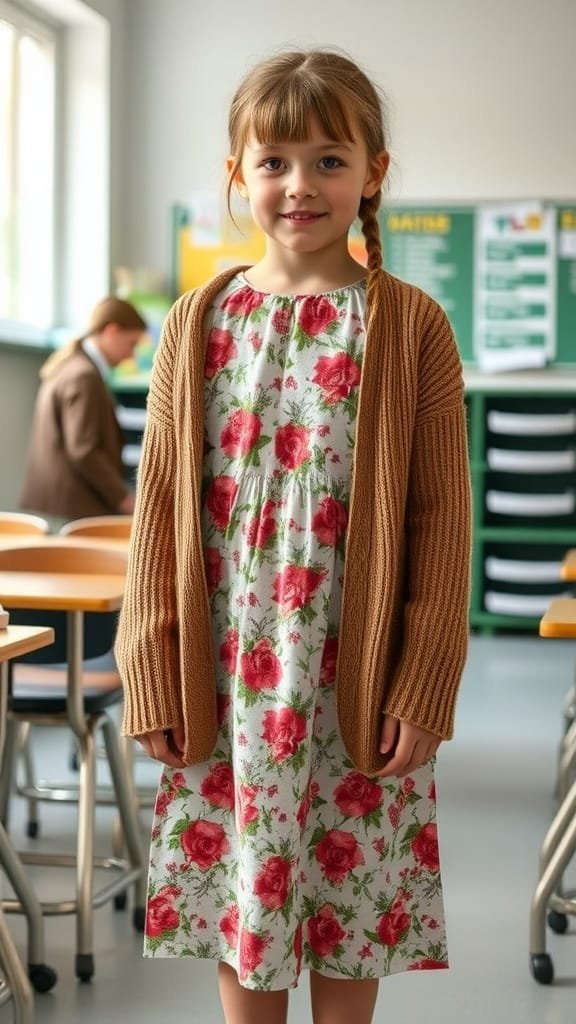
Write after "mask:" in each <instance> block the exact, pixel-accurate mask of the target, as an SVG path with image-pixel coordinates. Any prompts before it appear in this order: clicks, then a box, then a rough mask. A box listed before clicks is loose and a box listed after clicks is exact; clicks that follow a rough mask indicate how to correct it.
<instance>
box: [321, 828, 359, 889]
mask: <svg viewBox="0 0 576 1024" xmlns="http://www.w3.org/2000/svg"><path fill="white" fill-rule="evenodd" d="M314 853H315V856H316V860H317V861H318V863H319V865H320V867H321V869H322V874H323V875H325V877H326V878H327V879H328V881H329V882H334V883H335V884H336V885H341V884H342V882H343V881H344V879H345V878H346V875H349V874H350V872H351V871H353V870H354V868H356V867H358V865H359V864H363V863H364V855H363V853H362V850H361V849H360V847H359V845H358V842H357V840H356V839H355V838H354V836H353V835H352V834H351V833H350V832H342V831H341V830H340V829H338V828H333V829H331V830H330V832H327V833H326V835H325V836H324V838H323V839H321V840H320V842H319V843H318V844H317V846H316V849H315V851H314Z"/></svg>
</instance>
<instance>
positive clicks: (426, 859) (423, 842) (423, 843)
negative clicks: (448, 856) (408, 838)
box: [410, 822, 440, 871]
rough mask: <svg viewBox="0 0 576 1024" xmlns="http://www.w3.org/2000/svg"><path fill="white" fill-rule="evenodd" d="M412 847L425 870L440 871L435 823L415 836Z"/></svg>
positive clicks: (429, 823)
mask: <svg viewBox="0 0 576 1024" xmlns="http://www.w3.org/2000/svg"><path fill="white" fill-rule="evenodd" d="M410 845H411V847H412V853H413V854H414V856H415V857H416V860H419V861H420V863H421V864H422V865H423V866H424V867H425V868H428V870H429V871H438V870H439V868H440V854H439V852H438V829H437V827H436V825H435V824H434V823H433V822H428V824H427V825H424V826H423V828H421V829H420V831H419V832H418V835H415V836H414V839H413V840H412V842H411V844H410Z"/></svg>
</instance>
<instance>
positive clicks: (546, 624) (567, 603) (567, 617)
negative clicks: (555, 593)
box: [540, 597, 576, 640]
mask: <svg viewBox="0 0 576 1024" xmlns="http://www.w3.org/2000/svg"><path fill="white" fill-rule="evenodd" d="M540 636H551V637H567V638H569V639H573V640H576V598H574V597H555V598H554V599H553V600H552V601H551V602H550V607H549V608H548V610H547V611H546V612H545V613H544V615H543V616H542V618H541V619H540Z"/></svg>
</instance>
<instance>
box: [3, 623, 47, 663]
mask: <svg viewBox="0 0 576 1024" xmlns="http://www.w3.org/2000/svg"><path fill="white" fill-rule="evenodd" d="M52 643H54V630H53V629H49V628H48V627H47V626H7V628H6V629H0V661H8V660H9V659H10V658H16V657H20V655H22V654H29V653H30V651H38V650H39V649H40V648H41V647H48V645H49V644H52Z"/></svg>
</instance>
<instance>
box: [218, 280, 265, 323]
mask: <svg viewBox="0 0 576 1024" xmlns="http://www.w3.org/2000/svg"><path fill="white" fill-rule="evenodd" d="M263 302H264V296H263V294H262V292H255V291H254V289H253V288H250V287H248V286H247V285H245V286H244V288H239V289H238V291H236V292H232V294H231V295H229V296H228V298H227V299H224V302H223V303H222V307H221V308H222V309H225V310H226V311H227V312H228V313H230V314H231V316H236V315H237V314H239V313H240V314H242V315H244V316H248V314H249V313H251V312H252V311H253V310H254V309H258V307H259V306H261V305H262V303H263Z"/></svg>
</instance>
